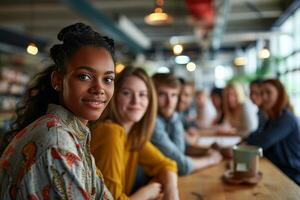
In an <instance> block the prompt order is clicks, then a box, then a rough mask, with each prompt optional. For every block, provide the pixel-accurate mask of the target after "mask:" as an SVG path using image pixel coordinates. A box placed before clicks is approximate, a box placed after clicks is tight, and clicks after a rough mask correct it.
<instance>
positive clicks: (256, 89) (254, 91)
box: [250, 84, 262, 107]
mask: <svg viewBox="0 0 300 200" xmlns="http://www.w3.org/2000/svg"><path fill="white" fill-rule="evenodd" d="M260 90H261V89H260V86H259V85H258V84H253V85H251V86H250V99H251V101H252V102H253V103H254V104H255V105H257V106H258V107H260V106H261V104H262V98H261V91H260Z"/></svg>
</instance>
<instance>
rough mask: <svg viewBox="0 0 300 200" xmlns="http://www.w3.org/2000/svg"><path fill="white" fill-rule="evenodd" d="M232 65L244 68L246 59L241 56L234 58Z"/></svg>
mask: <svg viewBox="0 0 300 200" xmlns="http://www.w3.org/2000/svg"><path fill="white" fill-rule="evenodd" d="M234 64H235V65H236V66H244V65H246V64H247V60H246V58H245V57H243V56H240V57H236V58H235V59H234Z"/></svg>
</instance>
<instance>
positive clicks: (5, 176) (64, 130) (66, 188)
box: [0, 104, 113, 200]
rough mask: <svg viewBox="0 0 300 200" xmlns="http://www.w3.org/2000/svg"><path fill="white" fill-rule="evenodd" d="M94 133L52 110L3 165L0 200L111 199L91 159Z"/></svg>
mask: <svg viewBox="0 0 300 200" xmlns="http://www.w3.org/2000/svg"><path fill="white" fill-rule="evenodd" d="M90 138H91V135H90V131H89V129H88V128H87V127H86V126H85V125H84V124H82V123H81V122H80V120H79V119H78V118H76V117H75V116H74V115H73V114H72V113H71V112H69V111H68V110H66V109H65V108H64V107H62V106H59V105H54V104H50V105H49V106H48V111H47V114H46V115H44V116H42V117H40V118H39V119H37V120H36V121H34V122H33V123H31V124H30V125H29V126H27V127H26V128H24V129H23V130H22V131H20V132H19V133H18V134H17V135H16V136H15V137H14V139H13V140H12V142H11V143H10V144H9V145H8V147H7V148H6V149H5V151H4V153H3V155H2V157H1V159H0V199H5V200H11V199H28V200H37V199H44V200H48V199H49V200H50V199H62V200H63V199H83V200H90V199H113V198H112V196H111V194H110V192H109V191H108V190H107V188H106V187H105V185H104V182H103V178H102V176H98V175H100V174H101V173H99V171H97V169H96V166H95V162H94V158H93V157H92V156H91V153H90Z"/></svg>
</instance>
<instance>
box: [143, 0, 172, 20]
mask: <svg viewBox="0 0 300 200" xmlns="http://www.w3.org/2000/svg"><path fill="white" fill-rule="evenodd" d="M155 2H156V7H155V9H154V12H152V13H150V14H149V15H147V16H146V17H145V19H144V20H145V22H146V23H147V24H149V25H154V26H155V25H163V24H169V23H171V22H172V21H173V18H172V17H171V16H169V15H168V14H167V13H165V12H164V11H163V8H162V7H163V4H164V1H163V0H156V1H155Z"/></svg>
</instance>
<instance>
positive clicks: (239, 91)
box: [223, 83, 246, 118]
mask: <svg viewBox="0 0 300 200" xmlns="http://www.w3.org/2000/svg"><path fill="white" fill-rule="evenodd" d="M231 89H233V90H234V92H235V94H236V98H237V103H238V105H237V109H235V110H232V109H230V107H229V102H228V93H229V90H231ZM245 100H246V95H245V93H244V90H243V88H242V86H241V85H240V84H238V83H230V84H228V85H227V86H226V87H225V89H224V92H223V101H224V104H223V106H224V115H225V118H232V117H234V113H235V111H236V110H240V109H241V108H242V104H243V103H244V102H245Z"/></svg>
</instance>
